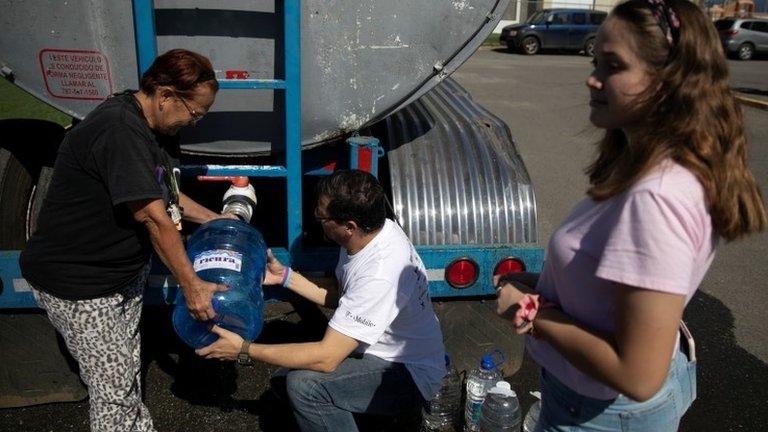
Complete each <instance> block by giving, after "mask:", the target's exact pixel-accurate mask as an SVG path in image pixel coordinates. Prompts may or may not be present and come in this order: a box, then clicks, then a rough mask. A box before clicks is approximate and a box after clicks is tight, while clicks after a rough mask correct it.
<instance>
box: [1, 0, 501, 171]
mask: <svg viewBox="0 0 768 432" xmlns="http://www.w3.org/2000/svg"><path fill="white" fill-rule="evenodd" d="M508 3H509V0H501V1H498V0H469V1H461V2H455V1H454V2H451V1H442V0H435V1H426V2H425V1H418V2H403V1H396V0H378V1H367V2H360V1H357V0H345V1H334V2H329V1H326V0H304V1H301V2H300V5H301V68H302V70H301V89H302V92H301V100H302V112H301V118H302V122H301V130H302V142H303V145H304V146H305V147H307V146H309V147H311V146H314V145H317V144H319V143H323V142H326V141H329V140H331V139H333V138H336V137H339V136H342V135H344V134H346V133H349V132H352V131H356V130H359V129H360V128H361V127H363V126H365V125H367V124H371V123H373V122H375V121H376V120H379V119H382V118H384V117H386V116H387V115H389V114H390V113H392V112H394V111H396V110H398V109H399V108H402V107H403V106H405V105H407V104H409V103H410V102H412V101H413V100H416V99H417V98H418V97H420V96H421V95H423V94H424V93H426V92H427V91H429V89H431V88H432V87H433V86H435V85H436V84H438V83H439V82H440V81H441V80H442V79H443V78H445V77H447V76H448V75H449V74H450V73H451V72H452V71H454V70H455V69H456V68H457V67H458V66H459V65H461V64H462V63H463V62H464V61H465V60H466V59H467V58H468V57H469V56H470V55H471V54H472V53H473V52H474V51H475V49H477V47H478V46H480V44H481V43H482V42H483V41H484V40H485V38H486V37H487V36H488V34H490V32H491V31H492V30H493V28H494V27H495V26H496V24H497V23H498V21H499V20H500V19H501V15H502V13H503V12H504V10H505V9H506V7H507V5H508ZM132 4H133V5H134V7H137V6H136V5H139V4H149V6H150V7H152V12H153V16H154V21H153V22H154V31H155V33H156V35H157V42H156V49H157V52H158V53H162V52H164V51H166V50H168V49H171V48H177V47H181V48H188V49H192V50H195V51H198V52H200V53H202V54H204V55H206V56H208V57H209V58H210V59H211V61H212V62H213V64H214V68H215V69H216V73H217V78H218V79H220V80H223V79H234V80H240V79H281V78H282V77H283V75H284V71H283V64H284V61H283V60H284V58H283V52H282V50H281V49H279V47H280V46H281V44H282V37H283V36H282V28H281V24H280V23H282V18H283V12H284V11H283V2H282V1H268V0H253V1H235V2H218V1H210V0H209V1H198V2H192V1H185V0H155V1H154V2H152V1H151V0H136V1H133V2H129V1H124V0H104V1H98V2H93V1H89V0H69V1H66V2H57V1H48V0H28V1H24V2H18V1H12V0H0V10H2V11H3V12H2V14H0V27H2V29H3V36H2V38H0V71H2V74H3V75H5V76H6V77H8V78H10V79H11V80H12V81H13V82H14V83H15V84H16V85H18V86H20V87H22V88H23V89H25V90H27V91H28V92H30V93H32V94H33V95H35V96H36V97H38V98H39V99H41V100H43V101H44V102H46V103H48V104H50V105H53V106H54V107H56V108H58V109H60V110H61V111H63V112H66V113H68V114H70V115H72V116H73V117H76V118H83V117H84V116H85V115H86V114H88V112H90V111H91V110H92V109H93V108H94V107H95V106H96V105H97V104H98V103H99V102H100V101H102V100H103V99H105V98H106V97H107V96H109V95H110V94H111V93H113V92H116V91H119V90H122V89H126V88H134V89H135V88H137V87H138V77H139V71H138V66H137V63H138V62H137V50H136V48H137V41H136V37H135V36H136V32H135V26H134V18H135V17H134V10H133V9H132V8H131V5H132ZM284 103H285V102H284V100H283V97H282V93H281V92H280V91H279V90H277V91H275V90H266V89H258V90H248V91H227V90H223V91H221V92H220V94H219V96H218V98H217V101H216V104H215V105H214V107H213V110H212V111H211V112H210V113H209V115H207V116H206V118H205V119H204V120H203V121H201V122H200V124H199V125H198V126H197V127H196V128H194V129H193V130H189V131H186V132H185V133H184V134H183V144H184V146H183V148H184V150H185V151H187V152H189V153H194V154H208V155H212V154H218V155H221V154H225V155H251V156H253V155H261V154H265V153H269V152H270V150H271V149H272V147H273V145H277V146H283V145H284V141H283V140H284V137H283V134H282V133H281V132H280V131H281V130H282V129H284V128H285V122H284V120H283V119H282V116H281V112H282V107H283V106H284Z"/></svg>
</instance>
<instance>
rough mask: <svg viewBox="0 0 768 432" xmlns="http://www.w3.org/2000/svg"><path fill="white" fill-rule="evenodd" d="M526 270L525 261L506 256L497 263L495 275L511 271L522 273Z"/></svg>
mask: <svg viewBox="0 0 768 432" xmlns="http://www.w3.org/2000/svg"><path fill="white" fill-rule="evenodd" d="M524 271H525V263H524V262H523V261H522V260H520V259H517V258H511V257H510V258H504V259H503V260H501V261H499V263H498V264H496V268H495V269H493V275H494V276H496V275H505V274H509V273H521V272H524Z"/></svg>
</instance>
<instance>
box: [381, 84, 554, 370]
mask: <svg viewBox="0 0 768 432" xmlns="http://www.w3.org/2000/svg"><path fill="white" fill-rule="evenodd" d="M369 134H371V135H373V136H378V137H381V140H382V143H383V145H384V146H385V148H386V149H387V150H388V151H387V165H388V168H389V169H388V170H387V171H388V176H389V183H390V184H391V187H392V204H393V207H394V210H395V214H396V215H397V217H398V219H399V220H400V222H401V224H402V226H403V229H404V230H405V232H406V233H407V234H408V236H409V237H410V238H411V240H412V241H413V243H414V245H415V246H416V249H417V250H418V252H419V254H420V255H421V257H422V260H423V261H424V264H425V266H426V267H427V272H428V277H429V280H430V294H431V296H432V297H433V304H434V306H435V311H436V312H437V315H438V317H439V319H440V324H441V327H442V330H443V336H444V340H445V344H446V347H447V350H448V352H449V353H451V356H452V358H453V362H454V365H455V366H456V367H458V368H459V370H462V369H463V370H469V369H471V368H474V367H477V364H478V361H479V358H480V356H481V355H482V354H485V353H486V352H488V351H490V350H492V349H495V348H498V349H500V350H501V351H502V352H504V354H505V355H506V357H507V361H506V362H505V364H504V365H503V367H502V369H503V371H504V374H505V376H509V375H511V374H513V373H514V372H515V371H517V370H518V369H519V367H520V365H521V363H522V359H523V338H521V337H518V336H516V335H515V331H514V327H513V325H512V324H511V322H509V321H507V320H504V319H501V318H499V317H497V316H496V314H495V302H494V301H493V299H492V297H491V296H493V295H494V294H495V291H494V289H493V287H492V286H491V278H492V276H493V274H494V272H495V270H496V268H497V266H498V265H499V263H500V262H501V261H503V260H505V259H508V258H513V259H517V260H519V261H518V262H519V263H521V264H522V265H523V267H524V268H525V269H526V270H528V271H532V272H539V271H541V267H542V263H543V250H542V249H541V248H540V247H539V246H538V243H537V242H538V232H537V226H536V223H537V218H536V198H535V194H534V190H533V186H532V185H531V181H530V177H529V176H528V172H527V170H526V168H525V165H524V164H523V161H522V159H521V158H520V155H519V153H518V152H517V149H516V147H515V141H514V139H513V137H512V134H511V133H510V131H509V128H508V127H507V125H506V124H505V123H504V122H503V121H502V120H501V119H499V118H498V117H496V116H495V115H493V114H492V113H491V112H489V111H488V110H486V109H485V108H483V107H482V106H481V105H480V104H478V103H476V102H475V101H474V100H473V99H472V97H471V95H470V94H469V93H468V92H467V91H466V90H465V89H463V88H462V87H461V86H460V85H459V84H458V83H457V82H456V81H454V80H453V79H450V78H448V79H446V80H444V81H443V82H442V83H440V84H439V85H437V86H435V87H434V88H433V89H432V90H431V91H430V92H428V93H426V94H425V95H424V96H422V97H421V98H420V99H418V100H417V101H415V102H413V103H411V104H410V105H408V106H407V107H405V108H403V109H402V110H400V111H398V112H396V113H394V114H393V115H391V116H389V117H387V118H386V119H384V120H382V121H381V122H379V123H378V124H376V125H374V126H373V127H371V130H370V132H369ZM382 181H385V180H384V179H383V178H382ZM457 260H468V261H471V262H474V263H475V264H476V275H475V280H474V281H473V282H472V283H470V284H468V285H467V286H460V287H457V286H454V285H453V284H451V281H450V280H448V279H449V277H448V273H449V272H448V268H449V266H450V265H451V264H452V263H455V262H456V261H457Z"/></svg>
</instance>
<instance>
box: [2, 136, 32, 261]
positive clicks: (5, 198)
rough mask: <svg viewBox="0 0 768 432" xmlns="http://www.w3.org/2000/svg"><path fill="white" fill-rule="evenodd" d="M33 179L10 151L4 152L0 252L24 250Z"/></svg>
mask: <svg viewBox="0 0 768 432" xmlns="http://www.w3.org/2000/svg"><path fill="white" fill-rule="evenodd" d="M31 192H32V177H31V176H30V174H29V172H28V171H27V170H26V169H25V168H24V165H22V164H21V162H19V160H18V159H17V158H16V157H15V156H14V154H13V153H11V152H10V151H8V150H6V149H4V148H0V250H19V249H22V248H23V247H24V243H25V241H26V236H25V232H24V227H25V225H26V224H25V220H26V216H27V206H28V204H29V194H30V193H31Z"/></svg>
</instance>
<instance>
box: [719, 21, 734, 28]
mask: <svg viewBox="0 0 768 432" xmlns="http://www.w3.org/2000/svg"><path fill="white" fill-rule="evenodd" d="M733 23H734V21H733V20H719V21H715V28H716V29H718V30H728V29H730V28H731V27H732V26H733Z"/></svg>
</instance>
